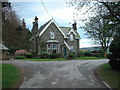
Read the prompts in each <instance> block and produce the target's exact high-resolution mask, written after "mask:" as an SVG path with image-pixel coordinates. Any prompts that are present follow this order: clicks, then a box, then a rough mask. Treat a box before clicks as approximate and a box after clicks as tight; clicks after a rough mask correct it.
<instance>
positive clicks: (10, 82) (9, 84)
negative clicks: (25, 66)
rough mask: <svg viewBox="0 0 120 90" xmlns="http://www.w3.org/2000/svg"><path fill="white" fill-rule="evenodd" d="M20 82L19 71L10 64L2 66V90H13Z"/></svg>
mask: <svg viewBox="0 0 120 90" xmlns="http://www.w3.org/2000/svg"><path fill="white" fill-rule="evenodd" d="M19 80H20V71H19V70H18V69H17V68H16V67H15V66H13V65H11V64H2V88H15V87H16V85H17V83H18V81H19Z"/></svg>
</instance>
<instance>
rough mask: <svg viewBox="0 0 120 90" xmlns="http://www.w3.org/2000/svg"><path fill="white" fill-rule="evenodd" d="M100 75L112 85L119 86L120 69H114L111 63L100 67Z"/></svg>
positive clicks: (113, 86)
mask: <svg viewBox="0 0 120 90" xmlns="http://www.w3.org/2000/svg"><path fill="white" fill-rule="evenodd" d="M98 75H100V78H101V79H102V80H104V81H105V82H106V83H107V84H108V85H109V86H110V87H112V88H118V84H119V83H118V77H119V78H120V71H114V70H113V69H112V68H111V67H110V66H109V64H103V65H102V66H101V67H100V68H99V69H98ZM119 90H120V88H119Z"/></svg>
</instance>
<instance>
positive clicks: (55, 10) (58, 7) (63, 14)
mask: <svg viewBox="0 0 120 90" xmlns="http://www.w3.org/2000/svg"><path fill="white" fill-rule="evenodd" d="M11 3H12V7H13V9H14V10H15V11H16V13H17V15H18V16H19V18H20V19H21V20H22V19H25V21H26V27H27V28H29V30H31V29H32V26H33V25H32V22H34V18H35V16H37V17H38V23H39V28H40V26H41V25H43V24H45V23H46V22H47V21H49V20H50V19H52V18H53V19H54V20H55V21H56V22H57V24H58V25H59V26H64V27H72V23H73V20H76V21H77V28H78V33H79V35H80V37H81V40H80V47H81V48H83V47H92V46H95V45H94V44H93V41H91V40H90V39H88V38H87V36H86V35H85V32H84V31H83V30H82V29H80V27H81V26H83V22H81V19H83V18H84V19H85V18H88V16H87V15H83V13H84V12H85V11H86V10H87V8H83V9H82V10H81V11H77V10H76V9H75V7H68V4H67V3H66V1H65V0H59V1H57V0H49V1H48V0H39V1H38V0H34V1H33V0H31V1H30V0H29V1H27V0H26V2H25V0H22V1H19V0H17V2H15V1H14V0H11Z"/></svg>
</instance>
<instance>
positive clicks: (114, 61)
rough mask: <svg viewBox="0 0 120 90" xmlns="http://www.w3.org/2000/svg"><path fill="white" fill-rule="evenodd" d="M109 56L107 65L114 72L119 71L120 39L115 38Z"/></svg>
mask: <svg viewBox="0 0 120 90" xmlns="http://www.w3.org/2000/svg"><path fill="white" fill-rule="evenodd" d="M109 50H110V52H111V54H109V55H108V57H107V58H108V59H109V60H110V61H109V65H110V66H111V67H112V68H113V69H114V70H120V38H119V37H115V38H114V40H113V41H112V43H111V45H110V49H109Z"/></svg>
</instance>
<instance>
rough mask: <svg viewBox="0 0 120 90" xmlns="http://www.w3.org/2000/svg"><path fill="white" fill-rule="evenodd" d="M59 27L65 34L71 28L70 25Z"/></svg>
mask: <svg viewBox="0 0 120 90" xmlns="http://www.w3.org/2000/svg"><path fill="white" fill-rule="evenodd" d="M60 29H61V30H62V32H63V33H64V34H65V35H66V36H67V34H68V33H69V31H70V29H71V28H70V27H60Z"/></svg>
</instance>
